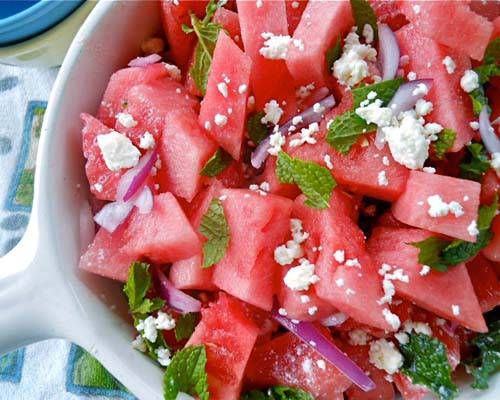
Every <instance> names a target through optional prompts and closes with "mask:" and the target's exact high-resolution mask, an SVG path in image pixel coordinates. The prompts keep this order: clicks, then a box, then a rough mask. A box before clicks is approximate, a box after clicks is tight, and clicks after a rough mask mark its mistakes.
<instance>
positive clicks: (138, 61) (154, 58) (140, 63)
mask: <svg viewBox="0 0 500 400" xmlns="http://www.w3.org/2000/svg"><path fill="white" fill-rule="evenodd" d="M160 60H161V56H160V55H158V54H150V55H149V56H146V57H137V58H134V59H133V60H131V61H130V62H129V63H128V66H129V67H147V66H148V65H151V64H155V63H157V62H158V61H160Z"/></svg>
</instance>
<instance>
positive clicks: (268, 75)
mask: <svg viewBox="0 0 500 400" xmlns="http://www.w3.org/2000/svg"><path fill="white" fill-rule="evenodd" d="M236 4H237V5H238V16H239V19H240V28H241V38H242V40H243V45H244V47H245V53H246V54H247V55H248V56H249V57H250V58H251V59H252V74H251V77H250V82H251V86H252V91H253V95H254V96H255V106H256V108H257V110H262V109H263V108H264V105H265V104H266V103H267V102H269V101H270V100H276V101H277V102H278V103H279V104H280V105H282V102H283V101H285V102H286V104H285V106H283V109H284V110H285V113H284V116H283V117H282V120H285V119H286V118H287V117H289V116H291V115H295V114H296V112H297V102H296V99H295V89H294V85H293V79H292V77H291V75H290V73H289V72H288V69H287V67H286V63H285V60H269V59H267V58H264V57H263V56H262V55H261V54H260V53H259V50H260V48H261V47H263V46H264V38H263V37H262V36H261V35H262V33H263V32H272V33H273V34H275V35H288V23H287V20H286V7H285V2H284V1H283V0H277V1H263V2H262V6H261V7H256V6H255V3H254V2H253V1H245V0H238V1H236Z"/></svg>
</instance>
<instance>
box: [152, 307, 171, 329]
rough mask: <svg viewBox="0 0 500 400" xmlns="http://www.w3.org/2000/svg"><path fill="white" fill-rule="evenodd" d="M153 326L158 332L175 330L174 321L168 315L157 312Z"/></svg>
mask: <svg viewBox="0 0 500 400" xmlns="http://www.w3.org/2000/svg"><path fill="white" fill-rule="evenodd" d="M155 326H156V329H159V330H163V331H171V330H172V329H174V328H175V319H174V318H172V316H171V315H170V314H167V313H164V312H163V311H159V312H158V317H157V318H156V320H155Z"/></svg>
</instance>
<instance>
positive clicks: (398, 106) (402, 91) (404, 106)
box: [387, 79, 433, 116]
mask: <svg viewBox="0 0 500 400" xmlns="http://www.w3.org/2000/svg"><path fill="white" fill-rule="evenodd" d="M432 82H433V80H432V79H417V80H414V81H410V82H406V83H403V84H402V85H401V86H400V87H399V89H398V90H397V91H396V94H394V97H393V98H392V99H391V101H390V102H389V104H388V105H387V107H389V108H390V109H391V110H392V112H393V113H394V115H396V116H397V115H398V114H399V113H400V112H402V111H407V110H410V109H412V108H413V107H415V104H417V101H418V100H420V99H421V98H423V97H424V96H425V93H422V91H420V90H418V88H419V85H421V84H424V85H425V86H427V90H431V88H432ZM416 89H417V90H416Z"/></svg>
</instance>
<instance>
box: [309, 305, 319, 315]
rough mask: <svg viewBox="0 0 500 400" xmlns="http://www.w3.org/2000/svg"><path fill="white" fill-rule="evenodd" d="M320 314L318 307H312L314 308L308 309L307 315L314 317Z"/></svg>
mask: <svg viewBox="0 0 500 400" xmlns="http://www.w3.org/2000/svg"><path fill="white" fill-rule="evenodd" d="M317 312H318V307H316V306H312V307H309V308H308V309H307V313H308V314H309V315H310V316H313V315H314V314H316V313H317Z"/></svg>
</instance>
